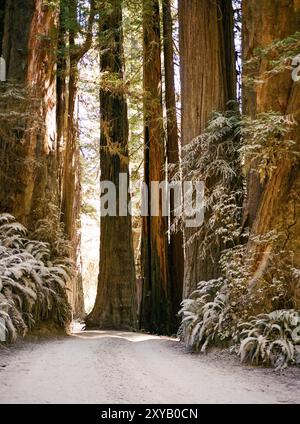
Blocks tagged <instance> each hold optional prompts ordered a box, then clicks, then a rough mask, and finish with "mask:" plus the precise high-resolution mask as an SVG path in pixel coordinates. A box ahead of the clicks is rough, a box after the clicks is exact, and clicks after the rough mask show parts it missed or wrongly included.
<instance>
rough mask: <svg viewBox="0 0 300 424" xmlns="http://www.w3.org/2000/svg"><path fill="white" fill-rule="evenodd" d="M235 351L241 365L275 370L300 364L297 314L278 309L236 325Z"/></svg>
mask: <svg viewBox="0 0 300 424" xmlns="http://www.w3.org/2000/svg"><path fill="white" fill-rule="evenodd" d="M234 343H235V351H236V352H237V353H238V355H239V356H240V358H241V360H242V361H243V362H246V361H247V362H251V363H253V364H255V365H259V364H264V365H271V366H273V367H275V368H276V369H277V370H280V369H283V368H286V367H287V366H288V365H291V364H295V363H297V364H299V365H300V356H299V353H300V352H299V348H297V347H296V346H297V345H298V346H299V345H300V313H299V311H295V310H278V311H274V312H272V313H270V314H264V315H259V316H257V317H251V318H250V320H249V321H247V322H242V323H240V324H239V325H238V328H237V331H236V333H235V335H234Z"/></svg>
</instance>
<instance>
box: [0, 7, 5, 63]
mask: <svg viewBox="0 0 300 424" xmlns="http://www.w3.org/2000/svg"><path fill="white" fill-rule="evenodd" d="M5 4H6V0H2V2H1V4H0V56H2V43H3V35H4V16H5Z"/></svg>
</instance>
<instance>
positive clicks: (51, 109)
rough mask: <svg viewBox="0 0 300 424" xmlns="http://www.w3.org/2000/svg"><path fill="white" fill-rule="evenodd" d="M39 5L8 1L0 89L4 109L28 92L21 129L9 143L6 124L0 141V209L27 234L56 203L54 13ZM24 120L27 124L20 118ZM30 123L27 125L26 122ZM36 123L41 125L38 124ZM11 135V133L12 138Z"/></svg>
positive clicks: (15, 131)
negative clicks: (3, 74) (4, 76)
mask: <svg viewBox="0 0 300 424" xmlns="http://www.w3.org/2000/svg"><path fill="white" fill-rule="evenodd" d="M42 3H43V2H42V1H38V0H36V1H31V0H30V1H28V2H26V4H25V3H24V2H22V1H18V0H7V1H6V9H5V21H4V31H3V35H4V36H3V56H4V58H5V59H6V63H7V78H8V82H9V83H6V84H3V85H2V86H1V90H2V92H3V94H6V96H7V97H8V100H7V101H6V104H5V110H6V111H8V110H9V109H10V110H11V111H12V112H13V111H14V110H15V109H14V108H17V110H20V103H21V102H22V101H23V102H24V103H25V102H26V98H25V100H18V97H17V96H16V95H14V94H11V93H12V92H16V91H17V90H18V89H24V88H25V87H26V88H27V89H28V91H29V92H30V94H27V96H29V98H28V99H27V101H28V103H27V104H26V105H24V106H23V109H24V110H23V117H21V118H20V120H19V123H20V122H21V121H22V125H21V124H20V127H21V128H20V127H18V125H16V128H15V130H14V133H13V136H14V137H13V139H10V138H8V139H7V138H6V137H5V129H6V126H7V130H8V131H9V130H10V131H12V127H11V126H10V123H9V121H8V122H5V123H3V125H2V134H1V141H0V143H1V144H0V152H1V157H0V162H1V171H0V172H1V174H0V176H1V178H0V209H1V210H2V211H6V212H10V213H12V214H14V215H15V216H16V218H17V219H18V220H20V221H21V222H22V223H24V224H25V225H26V226H28V227H29V229H32V228H34V226H35V223H36V221H37V220H38V219H42V218H44V217H45V216H47V214H48V208H47V206H48V203H49V202H53V203H56V204H57V203H58V184H57V141H56V128H55V119H56V78H55V66H56V44H57V38H56V27H57V12H56V11H53V10H51V9H49V8H47V7H44V6H43V4H42ZM26 114H27V115H28V119H27V118H24V116H25V115H26ZM30 114H31V115H32V116H31V118H32V119H31V122H30V125H31V127H30V126H29V124H28V121H29V120H30V119H29V118H30ZM39 121H40V124H38V122H39ZM11 133H12V132H10V134H11Z"/></svg>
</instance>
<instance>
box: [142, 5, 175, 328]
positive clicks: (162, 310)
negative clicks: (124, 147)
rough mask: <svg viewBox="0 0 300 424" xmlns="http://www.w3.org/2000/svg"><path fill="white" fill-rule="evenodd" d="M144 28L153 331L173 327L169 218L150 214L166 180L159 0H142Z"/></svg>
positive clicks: (145, 239)
mask: <svg viewBox="0 0 300 424" xmlns="http://www.w3.org/2000/svg"><path fill="white" fill-rule="evenodd" d="M143 32H144V35H143V36H144V143H145V168H144V181H145V183H146V184H147V186H148V204H149V216H147V217H144V218H143V224H142V274H143V278H144V282H143V299H142V309H141V318H140V325H141V328H142V329H145V330H148V331H150V332H153V333H160V334H167V333H169V331H170V289H169V277H168V240H167V230H168V222H167V218H165V217H162V208H161V204H160V205H159V208H158V209H159V214H158V215H159V216H150V215H151V212H150V211H151V207H152V204H151V197H152V196H151V195H152V189H151V182H153V181H158V182H161V181H165V180H166V173H165V162H166V158H165V145H164V131H163V109H162V74H161V40H160V13H159V2H158V1H157V0H144V2H143Z"/></svg>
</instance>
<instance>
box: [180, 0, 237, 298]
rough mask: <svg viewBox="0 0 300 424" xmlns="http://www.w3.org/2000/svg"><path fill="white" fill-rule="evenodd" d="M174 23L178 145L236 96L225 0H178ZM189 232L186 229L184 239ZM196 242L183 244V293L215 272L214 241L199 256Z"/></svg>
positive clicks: (230, 18)
mask: <svg viewBox="0 0 300 424" xmlns="http://www.w3.org/2000/svg"><path fill="white" fill-rule="evenodd" d="M179 24H180V56H181V84H182V88H181V89H182V98H181V103H182V129H181V132H182V145H183V146H184V145H187V144H188V143H190V142H191V141H192V140H193V139H194V138H195V137H197V136H199V135H200V134H201V133H202V132H203V131H204V130H205V128H206V126H207V123H208V120H209V119H210V118H211V115H212V112H213V111H215V110H218V111H223V110H225V109H226V108H227V103H228V101H230V100H234V99H235V96H236V93H235V92H236V87H235V81H236V71H235V55H234V42H233V14H232V5H231V1H230V0H217V1H211V0H179ZM206 219H207V217H206ZM206 219H205V222H206ZM205 222H204V225H205ZM196 230H197V229H196ZM194 231H195V230H193V229H189V230H186V233H185V238H186V241H187V240H188V239H189V238H190V237H191V236H192V235H193V234H194ZM200 243H201V240H199V239H198V240H197V239H196V240H195V241H193V242H192V243H191V244H190V245H188V246H187V247H186V249H185V271H184V297H188V296H189V295H190V294H191V292H193V291H194V290H195V289H196V287H197V284H198V283H199V282H200V281H205V280H210V279H212V278H218V277H219V276H220V270H219V267H218V262H219V259H220V250H221V248H220V246H219V245H218V243H217V242H216V243H214V244H213V245H212V246H211V247H210V251H209V252H208V253H207V255H206V257H205V258H204V259H201V258H200V254H199V245H200Z"/></svg>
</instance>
